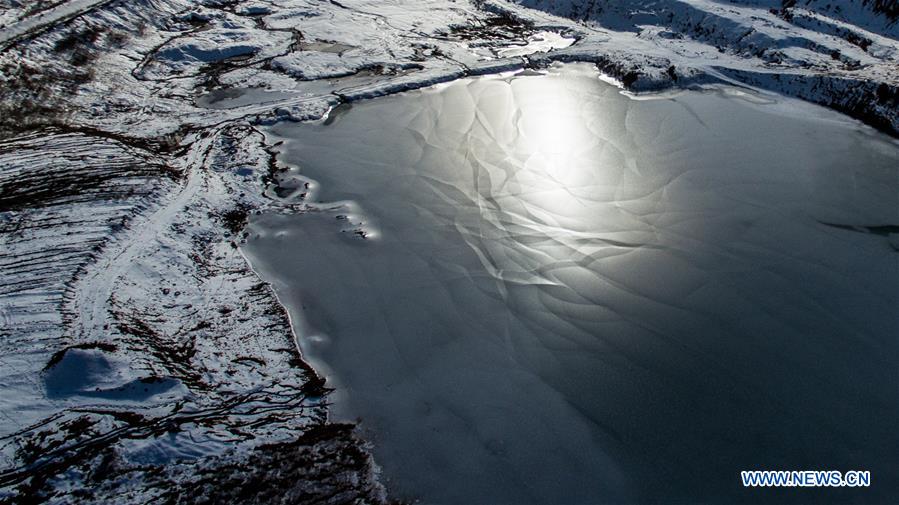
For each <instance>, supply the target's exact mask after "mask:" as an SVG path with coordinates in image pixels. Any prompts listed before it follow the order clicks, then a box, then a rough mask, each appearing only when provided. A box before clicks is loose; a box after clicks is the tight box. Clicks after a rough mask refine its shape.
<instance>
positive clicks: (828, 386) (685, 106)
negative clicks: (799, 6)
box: [245, 65, 899, 503]
mask: <svg viewBox="0 0 899 505" xmlns="http://www.w3.org/2000/svg"><path fill="white" fill-rule="evenodd" d="M269 133H270V135H271V136H272V137H275V138H278V139H283V140H284V141H285V143H284V144H283V146H282V147H281V149H282V153H281V159H282V161H285V162H288V163H291V164H293V165H294V167H295V168H293V169H292V173H289V174H285V175H284V177H285V178H290V177H293V176H299V174H300V173H302V175H303V176H304V177H308V178H311V179H312V180H314V181H315V183H314V184H310V186H309V187H310V188H311V189H310V191H309V192H308V193H307V194H306V201H307V202H310V203H311V202H319V203H316V204H315V205H313V209H312V211H311V212H307V213H304V214H301V215H284V214H267V215H263V216H261V217H258V218H255V219H254V221H253V223H252V225H251V237H252V238H251V240H250V242H249V245H247V246H246V247H245V249H246V252H247V253H248V255H249V256H250V258H251V261H252V262H253V264H254V266H255V267H256V268H257V269H258V270H259V271H260V272H261V273H262V274H263V276H264V277H265V278H266V279H268V280H270V281H272V282H273V283H274V285H275V286H276V288H277V289H278V290H279V292H280V295H281V298H282V300H283V301H284V302H285V303H286V304H287V305H288V307H289V309H290V310H291V312H292V315H293V317H294V321H295V322H296V323H297V327H298V333H299V335H300V340H301V344H302V345H303V347H304V351H305V353H306V356H307V357H308V358H309V359H311V360H312V361H313V363H314V364H315V365H316V367H317V368H319V369H321V370H324V371H326V372H328V373H329V380H330V381H331V384H332V385H334V386H336V387H337V388H338V395H337V396H336V397H335V398H334V399H335V401H336V403H337V404H336V414H337V416H338V417H340V416H343V417H350V418H353V417H356V416H359V417H361V419H362V422H363V427H364V428H365V429H367V431H368V432H369V435H370V438H371V440H372V441H373V442H374V445H375V453H376V457H377V459H378V461H379V463H380V464H381V465H382V466H383V467H384V471H385V475H386V476H387V477H388V481H387V484H388V486H390V487H391V488H392V491H394V492H395V493H396V494H397V495H398V496H401V497H402V496H415V497H420V498H421V499H422V500H423V501H424V502H426V503H596V502H600V501H603V502H621V501H628V500H634V499H636V500H641V501H659V500H661V501H683V500H687V501H711V502H715V501H717V502H732V501H734V500H738V499H746V495H745V494H741V493H743V492H744V491H743V490H742V488H741V487H740V483H739V477H738V476H739V472H740V470H744V469H746V468H757V467H759V466H760V465H761V467H764V468H809V467H811V468H839V469H858V468H863V469H867V470H870V471H871V472H872V474H873V475H874V476H875V477H874V479H875V480H880V481H881V482H884V483H887V482H899V480H897V477H899V475H897V474H896V472H897V467H896V465H895V464H894V463H895V448H896V447H897V441H899V439H897V434H896V431H895V429H894V427H893V426H892V424H893V420H895V419H896V418H897V415H899V402H897V397H896V394H895V385H896V384H897V380H899V376H897V374H899V372H897V368H896V366H895V363H896V360H897V357H899V352H897V351H899V344H897V340H896V338H895V336H896V333H895V331H896V330H895V323H896V319H895V314H896V313H895V310H896V307H897V304H899V272H897V261H896V258H897V256H896V250H897V247H899V245H897V240H896V235H895V234H894V233H893V232H891V231H890V230H895V229H896V228H895V225H897V224H899V183H897V180H899V179H897V170H899V148H897V146H896V144H895V142H893V141H891V140H890V139H888V138H886V137H884V136H881V135H879V134H876V133H874V132H873V131H871V130H870V129H868V128H864V127H861V126H859V125H858V124H857V123H855V122H852V121H849V120H847V119H844V118H842V117H841V116H839V115H837V114H835V113H831V112H829V111H826V110H823V109H820V108H817V107H814V106H811V105H808V104H803V103H798V102H795V101H792V100H786V99H780V98H777V99H774V98H772V97H759V96H754V95H747V94H745V93H741V92H737V91H735V90H733V89H727V88H718V89H710V90H708V91H706V92H685V93H680V94H677V95H669V96H664V97H661V96H660V97H654V98H652V99H642V100H636V99H633V98H629V97H627V96H624V95H623V94H622V93H621V92H619V90H618V89H616V88H615V87H613V86H610V85H608V84H605V83H603V82H601V81H600V79H598V76H597V75H596V74H595V72H594V70H593V69H592V67H589V66H579V65H574V66H566V67H556V68H553V69H551V70H550V71H549V72H547V75H533V72H529V73H527V75H520V76H509V75H504V76H493V77H485V78H477V79H468V80H461V81H457V82H454V83H452V84H448V85H442V86H438V87H435V88H431V89H427V90H423V91H417V92H412V93H405V94H402V95H398V96H393V97H389V98H384V99H378V100H372V101H368V102H361V103H357V104H354V105H353V106H352V108H350V109H349V110H343V111H340V113H338V114H335V115H332V116H331V117H330V118H329V120H328V121H327V122H324V123H316V124H280V125H276V126H275V127H273V128H271V130H270V132H269ZM871 230H875V231H877V232H874V231H871ZM835 441H839V442H835ZM851 492H853V491H851V490H848V489H837V490H833V493H832V494H829V495H827V497H826V498H829V499H834V500H837V501H840V500H842V501H845V500H846V497H847V496H848V495H847V494H845V493H851ZM865 492H866V493H868V496H875V495H877V494H878V493H880V495H881V496H888V495H889V494H890V493H891V492H892V490H891V489H889V487H880V488H877V487H876V486H874V487H872V488H869V489H866V490H865ZM753 496H755V497H757V496H758V495H753ZM741 497H742V498H741ZM819 497H820V495H816V499H818V498H819ZM822 499H824V498H822Z"/></svg>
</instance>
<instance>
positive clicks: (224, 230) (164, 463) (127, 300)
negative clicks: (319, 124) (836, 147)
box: [0, 0, 899, 503]
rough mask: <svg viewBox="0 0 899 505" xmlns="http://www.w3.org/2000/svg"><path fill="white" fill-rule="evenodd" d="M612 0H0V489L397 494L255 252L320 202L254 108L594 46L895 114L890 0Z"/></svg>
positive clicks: (279, 113) (619, 65)
mask: <svg viewBox="0 0 899 505" xmlns="http://www.w3.org/2000/svg"><path fill="white" fill-rule="evenodd" d="M591 5H592V7H591ZM599 5H600V4H599V3H595V2H586V1H585V2H571V1H569V2H561V1H559V2H551V1H543V0H522V1H520V2H509V1H501V0H486V1H467V0H463V1H447V0H426V1H412V0H400V1H395V2H383V1H376V0H341V1H340V2H336V1H334V2H318V1H312V0H265V1H254V2H227V1H216V0H204V1H199V2H194V1H188V0H109V1H102V2H93V1H80V0H75V1H68V2H65V1H63V2H41V6H42V8H44V10H42V11H28V8H27V6H26V5H25V3H23V2H14V1H6V2H2V3H0V23H3V24H5V27H4V28H2V29H0V88H2V90H3V100H2V101H0V137H3V138H5V139H6V140H3V141H2V142H0V243H2V248H0V250H2V252H0V277H2V280H3V282H2V285H3V288H2V290H0V324H2V326H0V335H2V338H0V349H2V351H3V354H4V356H3V357H2V358H0V360H2V363H3V366H2V367H0V382H2V383H3V384H4V387H3V393H4V394H3V395H0V398H2V399H0V419H2V421H0V454H2V456H0V500H4V499H6V500H10V501H22V500H26V499H31V498H39V499H44V500H47V501H51V502H63V501H69V500H74V499H77V500H80V501H88V502H90V501H96V502H109V501H115V502H121V503H126V502H138V503H143V502H148V501H154V500H158V499H167V498H170V499H172V500H174V501H178V500H182V501H184V500H186V499H188V498H189V497H188V496H187V495H186V494H185V493H200V494H201V495H202V497H204V498H206V499H208V500H210V501H216V500H219V501H221V500H225V499H228V498H229V497H233V496H234V495H235V494H236V493H238V492H240V489H239V488H240V482H241V479H244V478H248V477H247V476H251V477H252V478H254V479H257V480H259V481H260V482H267V483H269V487H265V486H262V488H264V489H261V490H260V492H259V493H258V494H256V495H253V496H251V497H248V498H247V501H250V502H252V501H256V502H259V503H270V502H271V501H272V499H273V497H278V498H280V499H283V500H285V501H291V500H292V499H300V498H305V499H313V498H314V499H319V500H321V501H324V502H333V503H338V502H347V501H353V500H360V501H367V502H379V501H383V500H384V499H385V495H384V489H383V487H382V486H381V485H380V484H378V483H377V480H376V466H375V465H374V463H373V462H372V461H371V458H370V457H369V456H368V454H367V452H366V450H365V445H364V443H363V442H362V441H360V440H358V439H357V438H356V437H355V435H354V433H353V429H352V427H351V426H344V425H333V424H329V423H328V422H327V405H326V403H327V400H326V398H327V395H326V390H325V388H324V384H323V381H322V379H321V378H320V377H318V376H317V375H316V374H315V372H314V370H312V369H311V368H310V367H309V366H308V365H306V364H305V363H304V362H303V361H302V359H301V356H300V354H299V352H298V351H297V346H296V345H295V342H294V336H293V333H292V330H291V327H290V322H289V320H288V318H287V315H286V313H285V311H284V310H283V309H282V308H281V307H280V305H279V304H278V302H277V300H276V298H275V297H274V294H273V292H272V290H271V289H270V287H269V286H267V285H265V284H262V283H261V282H260V281H259V280H258V278H257V277H256V275H255V274H254V273H253V272H252V271H251V270H250V269H249V268H248V266H247V264H246V262H245V260H244V258H243V257H242V256H241V254H240V250H239V244H240V240H241V236H240V234H241V229H242V226H243V223H244V221H245V219H246V216H247V215H248V214H249V213H252V212H254V211H257V210H259V209H263V208H277V209H280V210H282V211H284V212H302V211H304V209H305V207H304V200H303V199H304V197H305V195H304V192H303V191H302V189H303V188H302V187H294V186H292V185H291V184H293V183H295V181H293V182H291V181H287V180H282V179H280V178H279V173H280V172H279V170H280V169H279V167H278V166H277V165H276V164H275V163H274V161H273V157H272V155H271V154H270V153H269V150H270V147H271V146H267V145H266V144H265V140H264V138H263V137H262V135H261V134H259V133H258V132H257V131H256V130H255V129H254V128H253V125H254V124H258V123H260V122H272V121H280V120H285V119H289V120H308V119H317V118H321V117H323V116H324V115H326V114H327V113H328V111H329V110H332V108H333V107H335V106H337V105H339V104H340V103H342V102H348V101H353V100H361V99H366V98H371V97H376V96H382V95H386V94H390V93H396V92H400V91H404V90H408V89H414V88H419V87H423V86H428V85H431V84H435V83H439V82H445V81H449V80H453V79H457V78H459V77H462V76H466V75H477V74H484V73H495V72H502V71H509V70H520V69H523V68H526V67H541V66H546V65H549V64H550V63H552V62H554V61H588V62H594V63H596V64H597V65H598V66H600V67H601V69H602V70H603V71H604V72H606V73H608V74H610V75H612V76H613V77H615V78H617V79H618V80H619V81H620V82H621V83H622V84H623V85H625V86H627V87H629V88H631V89H632V90H636V91H641V90H657V89H661V88H666V87H672V86H693V85H702V84H707V83H716V82H729V83H734V84H738V85H744V86H757V87H760V88H764V89H768V90H774V91H779V92H783V93H786V94H789V95H793V96H800V97H802V98H805V99H807V100H810V101H814V102H817V103H822V104H824V105H827V106H830V107H834V108H837V109H839V110H843V111H845V112H847V113H849V114H851V115H853V116H855V117H857V118H861V119H863V120H865V121H867V122H869V123H871V124H874V125H876V126H878V127H880V128H882V129H884V130H886V131H892V132H893V133H894V134H895V133H896V131H897V124H899V123H897V121H899V120H897V110H899V107H897V106H896V100H897V96H899V94H897V91H896V90H897V81H896V80H897V78H899V77H897V76H899V72H897V58H899V56H897V55H899V45H897V42H896V37H897V31H896V30H897V28H896V23H895V20H894V17H890V16H891V15H890V14H889V13H890V12H892V11H890V10H889V9H890V5H889V3H877V2H876V1H875V2H870V1H862V2H844V3H841V5H844V7H843V8H842V9H841V10H839V11H837V10H836V8H835V7H833V6H831V7H828V5H829V4H828V3H827V2H823V1H817V0H816V1H813V2H796V3H795V4H794V5H792V6H786V7H785V6H783V5H781V3H780V2H767V1H762V0H758V1H749V0H746V1H741V2H736V1H735V2H731V3H730V4H728V3H725V2H712V1H701V0H681V1H675V0H665V1H659V2H653V3H647V2H634V1H630V2H628V1H624V0H621V1H616V2H606V3H604V4H603V6H604V8H603V9H598V8H597V6H599ZM878 6H879V7H878ZM877 9H880V10H877ZM264 187H265V188H266V191H265V194H263V188H264ZM77 370H88V371H89V373H88V374H87V376H86V377H85V378H82V379H79V380H75V381H73V380H72V377H73V371H77ZM138 469H140V470H141V471H140V472H137V470H138ZM243 474H245V475H243ZM217 482H218V483H222V484H221V485H217V484H216V483H217ZM179 493H180V494H179Z"/></svg>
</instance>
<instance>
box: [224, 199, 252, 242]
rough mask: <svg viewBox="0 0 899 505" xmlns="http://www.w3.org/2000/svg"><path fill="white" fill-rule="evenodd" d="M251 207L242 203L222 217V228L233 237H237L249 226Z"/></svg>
mask: <svg viewBox="0 0 899 505" xmlns="http://www.w3.org/2000/svg"><path fill="white" fill-rule="evenodd" d="M250 210H251V208H250V206H248V205H246V204H244V203H240V204H238V205H237V206H236V207H234V208H233V209H231V210H229V211H227V212H225V213H224V214H222V215H221V220H222V226H224V227H225V229H226V230H228V231H229V232H231V234H233V235H237V234H238V233H240V231H241V230H243V228H244V226H246V225H247V218H248V217H249V215H250Z"/></svg>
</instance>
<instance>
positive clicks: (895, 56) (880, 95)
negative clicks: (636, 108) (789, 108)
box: [497, 0, 899, 135]
mask: <svg viewBox="0 0 899 505" xmlns="http://www.w3.org/2000/svg"><path fill="white" fill-rule="evenodd" d="M516 3H517V4H519V5H521V6H524V7H527V8H528V9H512V11H513V12H515V13H516V14H522V15H532V14H533V12H534V10H540V11H543V12H546V13H549V14H551V15H553V19H558V18H563V19H565V20H570V21H571V22H573V25H572V26H571V27H570V29H572V30H577V29H578V28H576V26H579V27H580V34H581V37H582V38H581V40H580V42H579V43H578V44H577V45H576V46H575V47H572V48H570V49H569V50H567V51H560V52H557V53H556V54H554V56H553V57H555V58H562V57H566V56H563V55H567V57H568V58H571V59H588V60H589V59H591V58H592V59H594V60H595V61H597V62H598V63H600V64H602V66H603V68H604V69H605V70H606V71H607V72H610V73H612V74H613V75H615V77H617V78H619V79H620V80H621V81H622V82H623V83H624V84H625V85H626V86H628V87H630V88H632V89H635V90H652V89H659V88H664V87H670V86H684V85H690V84H697V83H708V82H729V83H732V84H739V85H747V86H753V87H758V88H762V89H765V90H770V91H776V92H779V93H783V94H786V95H790V96H795V97H799V98H802V99H805V100H809V101H812V102H815V103H819V104H821V105H825V106H828V107H832V108H835V109H837V110H839V111H842V112H845V113H847V114H849V115H851V116H853V117H855V118H857V119H861V120H862V121H865V122H867V123H869V124H872V125H873V126H876V127H878V128H880V129H882V130H884V131H887V132H890V133H892V134H893V135H897V134H899V41H897V39H899V17H897V16H899V11H897V7H896V4H895V3H891V2H878V1H872V0H851V1H845V2H826V1H821V0H806V1H802V0H799V1H783V2H780V1H765V0H731V1H716V0H656V1H652V2H645V1H635V0H610V1H603V2H595V1H587V0H517V1H516ZM497 5H498V6H500V7H505V4H504V3H503V4H500V3H498V4H497Z"/></svg>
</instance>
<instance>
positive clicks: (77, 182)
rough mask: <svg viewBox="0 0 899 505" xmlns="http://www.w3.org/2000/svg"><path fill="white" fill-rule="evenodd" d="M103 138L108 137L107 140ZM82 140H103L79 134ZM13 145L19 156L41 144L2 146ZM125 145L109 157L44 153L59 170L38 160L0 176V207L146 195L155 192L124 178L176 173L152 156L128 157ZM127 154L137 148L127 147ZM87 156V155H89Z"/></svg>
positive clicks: (152, 187) (55, 131) (173, 175)
mask: <svg viewBox="0 0 899 505" xmlns="http://www.w3.org/2000/svg"><path fill="white" fill-rule="evenodd" d="M62 131H64V130H60V129H56V128H52V129H47V130H46V134H47V135H54V134H58V133H60V132H62ZM107 140H109V139H107ZM84 142H85V143H90V142H103V140H98V139H96V138H92V137H91V136H87V135H85V136H84ZM5 148H18V149H19V152H21V153H22V155H23V156H24V155H32V156H33V155H35V154H36V153H35V151H34V150H35V149H42V148H43V144H41V145H37V146H35V147H28V148H23V147H21V146H19V145H17V144H11V145H10V146H4V145H2V144H0V151H2V150H3V149H5ZM125 149H127V146H122V152H119V153H116V156H115V157H107V158H102V159H98V158H92V157H90V156H88V155H87V154H82V155H79V154H78V153H69V152H65V153H51V152H48V153H46V155H47V156H57V157H59V160H58V163H57V164H56V165H57V166H58V167H64V168H65V169H64V170H63V169H60V170H51V168H53V167H54V163H39V164H35V165H34V166H27V167H21V168H20V170H19V171H17V172H16V173H15V174H11V175H9V176H0V211H11V210H20V209H25V208H40V207H48V206H52V205H58V204H71V203H77V202H80V201H93V200H96V199H119V198H128V197H133V196H139V195H143V194H149V193H152V192H153V191H155V190H156V187H155V185H152V184H125V183H126V182H128V179H130V180H131V181H133V180H134V178H155V177H160V176H165V177H169V178H170V179H175V178H177V177H178V174H177V173H176V172H174V171H173V170H172V169H170V168H169V167H168V166H167V165H165V164H163V163H162V162H160V161H159V160H157V159H154V158H152V157H150V156H149V155H145V156H144V157H138V156H135V157H131V156H129V155H128V154H127V153H125V152H124V151H125ZM131 153H132V154H137V153H138V152H137V151H136V150H134V149H132V150H131ZM91 154H92V153H91Z"/></svg>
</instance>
